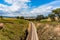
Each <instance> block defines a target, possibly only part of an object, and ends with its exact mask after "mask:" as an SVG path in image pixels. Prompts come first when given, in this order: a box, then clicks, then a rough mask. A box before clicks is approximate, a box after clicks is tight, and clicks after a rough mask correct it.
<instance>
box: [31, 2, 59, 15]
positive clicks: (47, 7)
mask: <svg viewBox="0 0 60 40" xmlns="http://www.w3.org/2000/svg"><path fill="white" fill-rule="evenodd" d="M59 3H60V1H53V2H50V3H48V4H44V5H42V6H39V7H37V8H34V9H33V10H31V13H32V14H33V15H34V14H35V15H42V14H43V15H46V14H49V13H51V11H52V10H53V9H56V8H60V4H59Z"/></svg>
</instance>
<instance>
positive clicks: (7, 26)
mask: <svg viewBox="0 0 60 40" xmlns="http://www.w3.org/2000/svg"><path fill="white" fill-rule="evenodd" d="M0 23H3V24H4V26H3V28H2V29H0V40H25V38H26V30H27V28H28V21H26V20H23V19H13V18H4V19H2V20H1V19H0Z"/></svg>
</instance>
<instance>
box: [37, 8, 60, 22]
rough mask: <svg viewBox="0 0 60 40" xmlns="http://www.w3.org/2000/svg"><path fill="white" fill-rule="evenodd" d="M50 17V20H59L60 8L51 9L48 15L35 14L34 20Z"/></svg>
mask: <svg viewBox="0 0 60 40" xmlns="http://www.w3.org/2000/svg"><path fill="white" fill-rule="evenodd" d="M48 18H50V20H51V21H60V8H57V9H54V10H52V13H51V14H49V15H48V16H44V15H37V17H36V20H42V19H48Z"/></svg>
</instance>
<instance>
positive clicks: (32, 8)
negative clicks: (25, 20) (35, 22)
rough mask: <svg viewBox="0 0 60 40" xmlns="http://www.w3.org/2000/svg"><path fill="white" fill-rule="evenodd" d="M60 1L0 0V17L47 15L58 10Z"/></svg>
mask: <svg viewBox="0 0 60 40" xmlns="http://www.w3.org/2000/svg"><path fill="white" fill-rule="evenodd" d="M59 3H60V0H0V16H37V15H45V16H46V15H48V14H50V13H51V12H52V10H53V9H56V8H60V4H59Z"/></svg>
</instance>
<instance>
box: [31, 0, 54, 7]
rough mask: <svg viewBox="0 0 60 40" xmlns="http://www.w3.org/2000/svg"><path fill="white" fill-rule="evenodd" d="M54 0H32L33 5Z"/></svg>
mask: <svg viewBox="0 0 60 40" xmlns="http://www.w3.org/2000/svg"><path fill="white" fill-rule="evenodd" d="M52 1H54V0H31V6H36V7H37V6H41V5H44V4H47V3H49V2H52Z"/></svg>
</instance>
